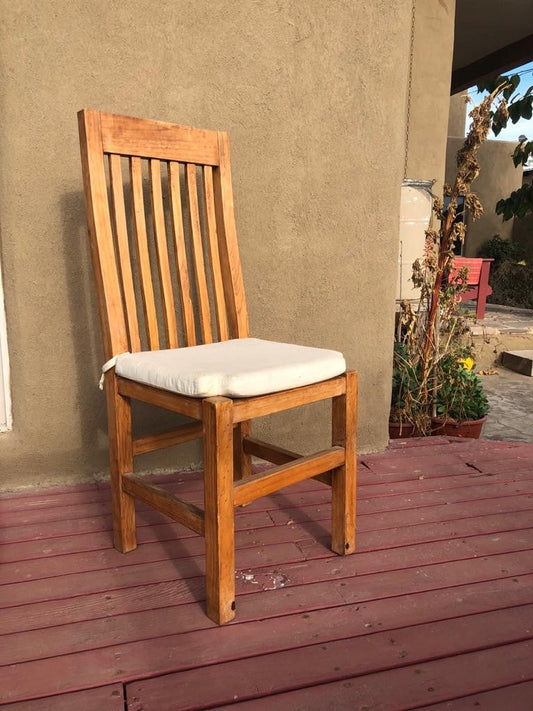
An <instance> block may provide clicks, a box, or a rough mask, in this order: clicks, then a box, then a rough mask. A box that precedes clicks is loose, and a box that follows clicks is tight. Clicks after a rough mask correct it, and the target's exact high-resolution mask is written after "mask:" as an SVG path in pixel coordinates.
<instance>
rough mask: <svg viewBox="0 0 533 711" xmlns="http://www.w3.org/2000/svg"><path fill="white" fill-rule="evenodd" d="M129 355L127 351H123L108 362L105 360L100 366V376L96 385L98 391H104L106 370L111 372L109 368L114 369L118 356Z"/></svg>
mask: <svg viewBox="0 0 533 711" xmlns="http://www.w3.org/2000/svg"><path fill="white" fill-rule="evenodd" d="M127 353H129V351H124V353H119V354H118V355H115V356H113V357H112V358H110V359H109V360H107V361H106V362H105V363H104V364H103V366H102V375H101V376H100V382H99V383H98V387H99V388H100V390H103V389H104V376H105V374H106V373H107V371H108V370H111V368H114V367H115V366H116V364H117V360H118V359H119V358H120V356H123V355H126V354H127Z"/></svg>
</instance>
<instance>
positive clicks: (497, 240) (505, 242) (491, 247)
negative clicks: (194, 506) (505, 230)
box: [478, 235, 524, 272]
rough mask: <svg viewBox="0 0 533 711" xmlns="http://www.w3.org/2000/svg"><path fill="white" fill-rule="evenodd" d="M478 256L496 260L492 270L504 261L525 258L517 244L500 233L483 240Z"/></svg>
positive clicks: (516, 260)
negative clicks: (502, 236) (503, 237)
mask: <svg viewBox="0 0 533 711" xmlns="http://www.w3.org/2000/svg"><path fill="white" fill-rule="evenodd" d="M478 256H479V257H485V259H493V260H494V262H493V263H492V266H491V272H493V271H494V269H497V268H498V267H499V266H500V265H501V264H503V262H519V261H520V260H521V259H523V258H524V254H523V251H522V250H521V249H520V247H519V246H518V245H517V244H515V243H514V242H511V240H509V239H502V238H501V237H500V235H494V237H491V238H490V239H488V240H487V241H486V242H483V244H482V245H481V247H480V248H479V250H478Z"/></svg>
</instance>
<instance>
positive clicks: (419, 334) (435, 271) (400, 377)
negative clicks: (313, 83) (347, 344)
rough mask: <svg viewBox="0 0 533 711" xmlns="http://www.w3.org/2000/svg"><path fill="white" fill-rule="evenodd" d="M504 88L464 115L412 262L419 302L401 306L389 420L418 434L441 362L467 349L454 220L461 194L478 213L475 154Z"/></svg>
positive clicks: (460, 226) (459, 231)
mask: <svg viewBox="0 0 533 711" xmlns="http://www.w3.org/2000/svg"><path fill="white" fill-rule="evenodd" d="M505 86H506V85H505V84H502V85H501V86H499V87H498V88H497V89H496V90H495V91H494V92H492V93H491V94H489V95H488V96H487V97H486V98H485V99H484V100H483V101H482V102H481V103H480V104H479V105H478V106H476V107H474V108H473V109H472V111H471V112H470V114H469V115H470V118H471V119H472V123H471V125H470V128H469V131H468V134H467V136H466V138H465V141H464V144H463V146H462V147H461V148H460V150H459V151H458V153H457V174H456V178H455V181H454V183H453V185H445V186H444V195H445V196H447V197H448V198H449V201H448V205H447V208H446V209H445V208H444V203H443V201H442V200H441V199H440V198H439V197H436V196H434V200H433V208H432V210H433V214H432V220H431V223H430V226H429V229H427V230H426V241H425V248H424V254H423V256H422V257H421V258H420V259H417V260H416V261H415V263H414V264H413V274H412V280H413V284H414V285H415V286H416V287H418V288H419V289H420V300H419V302H418V305H417V307H416V308H413V306H412V304H411V303H409V302H408V301H403V302H402V303H401V306H400V323H399V329H398V334H397V342H396V344H395V353H394V379H393V400H392V409H391V419H393V420H396V421H400V422H410V423H412V424H414V425H415V427H416V429H417V430H418V433H419V434H428V433H429V431H430V427H431V417H432V416H433V415H435V408H436V400H437V398H436V393H437V391H438V389H439V381H440V384H442V378H446V377H447V376H446V372H445V370H444V364H446V363H447V364H449V363H456V362H458V361H459V360H460V359H461V358H465V357H467V356H468V355H469V354H470V350H471V343H470V341H469V328H468V320H469V318H470V316H469V315H468V314H467V312H466V311H465V310H464V309H461V307H460V301H461V299H460V295H461V292H462V291H464V290H465V288H466V276H467V275H466V270H461V271H460V272H459V273H458V274H455V275H454V278H453V279H450V274H451V273H452V271H453V264H454V246H455V244H456V243H457V242H459V243H462V242H463V241H464V238H465V232H466V228H465V225H464V223H462V222H456V217H457V213H458V205H459V198H460V197H461V196H463V197H464V201H465V205H466V206H467V207H468V209H469V210H470V212H471V215H472V218H473V219H477V218H479V217H480V216H481V215H482V213H483V207H482V205H481V203H480V201H479V199H478V197H477V196H476V195H475V194H474V193H473V192H472V191H471V184H472V182H473V181H474V180H475V179H476V177H477V176H478V175H479V170H480V168H479V162H478V160H477V152H478V149H479V146H480V145H481V144H482V143H484V142H485V141H486V139H487V135H488V133H489V130H490V127H491V122H492V106H493V104H494V103H495V102H496V101H498V107H497V109H496V111H497V112H500V113H501V114H502V115H503V114H504V113H505V111H506V101H505V98H503V97H502V96H501V94H502V92H503V91H504V89H505ZM434 222H437V224H438V228H436V227H434V225H433V223H434Z"/></svg>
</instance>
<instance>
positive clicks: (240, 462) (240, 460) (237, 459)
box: [233, 421, 252, 481]
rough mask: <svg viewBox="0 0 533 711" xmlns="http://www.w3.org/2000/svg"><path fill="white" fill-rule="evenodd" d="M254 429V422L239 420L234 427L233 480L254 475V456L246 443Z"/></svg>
mask: <svg viewBox="0 0 533 711" xmlns="http://www.w3.org/2000/svg"><path fill="white" fill-rule="evenodd" d="M251 431H252V423H251V422H249V421H247V422H239V423H238V424H237V425H235V427H234V428H233V480H234V481H238V480H240V479H248V478H249V477H250V476H251V475H252V457H251V455H250V453H249V452H247V451H246V449H245V446H244V443H245V441H246V438H247V437H248V436H249V435H250V433H251Z"/></svg>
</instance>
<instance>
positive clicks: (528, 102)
mask: <svg viewBox="0 0 533 711" xmlns="http://www.w3.org/2000/svg"><path fill="white" fill-rule="evenodd" d="M501 86H505V88H504V89H503V91H502V95H503V97H504V99H505V103H504V104H500V105H499V106H498V108H497V109H496V110H495V111H491V121H492V123H491V127H492V130H493V132H494V135H495V136H497V135H498V134H499V133H500V132H501V131H502V130H503V129H504V128H505V127H506V126H507V124H508V123H509V121H511V123H517V122H518V121H519V120H520V119H526V120H529V119H531V117H532V116H533V86H530V87H528V88H527V89H526V90H525V91H524V93H520V91H519V87H520V75H518V74H513V75H511V76H501V75H499V76H495V77H491V78H489V79H486V80H484V81H482V82H480V83H479V84H478V85H477V89H478V91H481V92H482V91H488V92H494V91H495V90H496V89H497V87H501ZM531 156H533V141H530V140H529V139H528V138H527V136H520V141H519V143H518V145H517V146H516V148H515V149H514V152H513V156H512V158H513V163H514V165H515V167H518V166H519V165H526V164H527V162H528V160H529V158H530V157H531ZM531 213H533V184H527V183H525V184H524V185H522V187H521V188H519V189H518V190H514V191H513V192H512V193H511V194H510V195H509V196H508V197H506V198H502V199H501V200H498V202H497V203H496V214H497V215H502V217H503V220H504V222H505V221H506V220H510V219H512V218H513V217H519V218H522V217H525V216H526V215H529V214H531Z"/></svg>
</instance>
